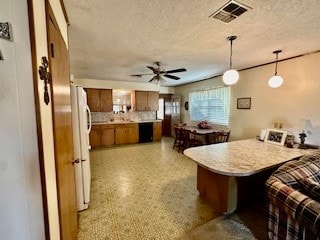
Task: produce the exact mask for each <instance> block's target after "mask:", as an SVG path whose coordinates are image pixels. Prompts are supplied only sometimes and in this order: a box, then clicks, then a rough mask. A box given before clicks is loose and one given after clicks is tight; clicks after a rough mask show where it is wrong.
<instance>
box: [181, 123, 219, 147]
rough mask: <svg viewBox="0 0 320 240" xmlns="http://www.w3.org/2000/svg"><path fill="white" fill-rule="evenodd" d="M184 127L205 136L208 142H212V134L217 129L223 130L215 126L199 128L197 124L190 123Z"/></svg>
mask: <svg viewBox="0 0 320 240" xmlns="http://www.w3.org/2000/svg"><path fill="white" fill-rule="evenodd" d="M183 128H184V129H187V130H190V131H191V132H192V133H194V134H196V135H200V136H204V139H205V142H206V144H210V141H209V136H210V134H212V133H214V132H217V131H221V130H219V129H214V128H199V127H197V126H188V125H187V126H184V127H183Z"/></svg>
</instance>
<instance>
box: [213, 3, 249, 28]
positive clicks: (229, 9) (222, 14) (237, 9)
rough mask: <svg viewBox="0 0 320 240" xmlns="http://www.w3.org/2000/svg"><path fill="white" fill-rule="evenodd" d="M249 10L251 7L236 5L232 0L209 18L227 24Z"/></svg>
mask: <svg viewBox="0 0 320 240" xmlns="http://www.w3.org/2000/svg"><path fill="white" fill-rule="evenodd" d="M249 9H251V7H249V6H246V5H244V4H241V3H238V2H236V1H234V0H231V1H229V2H227V3H226V4H225V5H224V6H223V7H221V8H220V9H219V10H217V11H215V12H214V13H212V14H211V15H210V16H209V17H212V18H214V19H217V20H220V21H222V22H224V23H229V22H231V21H232V20H234V19H236V18H237V17H239V16H240V15H242V14H243V13H245V12H246V11H248V10H249Z"/></svg>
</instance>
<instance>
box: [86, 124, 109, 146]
mask: <svg viewBox="0 0 320 240" xmlns="http://www.w3.org/2000/svg"><path fill="white" fill-rule="evenodd" d="M89 141H90V145H91V148H99V147H106V146H110V145H114V126H113V125H93V126H92V127H91V132H90V134H89Z"/></svg>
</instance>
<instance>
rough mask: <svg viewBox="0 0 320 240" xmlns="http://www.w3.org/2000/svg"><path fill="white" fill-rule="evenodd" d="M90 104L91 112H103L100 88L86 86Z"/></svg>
mask: <svg viewBox="0 0 320 240" xmlns="http://www.w3.org/2000/svg"><path fill="white" fill-rule="evenodd" d="M85 90H86V92H87V99H88V106H89V108H90V110H91V112H101V108H100V89H93V88H86V89H85Z"/></svg>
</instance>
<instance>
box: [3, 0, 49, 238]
mask: <svg viewBox="0 0 320 240" xmlns="http://www.w3.org/2000/svg"><path fill="white" fill-rule="evenodd" d="M7 21H8V22H10V23H11V24H12V29H13V38H14V39H13V40H14V41H13V42H9V41H6V40H4V39H0V49H1V51H2V53H3V55H4V58H5V60H4V61H0V109H1V118H0V126H1V128H0V132H1V134H0V153H1V155H0V192H1V194H0V239H1V240H22V239H30V240H43V239H44V238H45V233H44V222H43V207H42V194H41V181H40V169H39V158H38V156H39V155H38V145H37V132H36V119H35V105H34V90H33V78H32V66H31V49H30V41H29V26H28V15H27V1H22V0H1V1H0V22H7Z"/></svg>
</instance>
